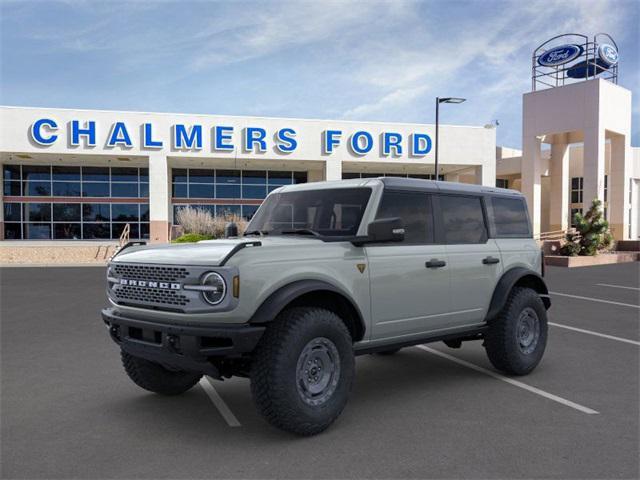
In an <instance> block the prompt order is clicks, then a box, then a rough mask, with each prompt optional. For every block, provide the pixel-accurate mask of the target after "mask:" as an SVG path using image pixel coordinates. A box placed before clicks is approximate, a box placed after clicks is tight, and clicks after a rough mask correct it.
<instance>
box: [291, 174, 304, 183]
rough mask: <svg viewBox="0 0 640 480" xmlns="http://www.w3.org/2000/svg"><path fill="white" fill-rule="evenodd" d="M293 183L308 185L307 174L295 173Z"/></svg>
mask: <svg viewBox="0 0 640 480" xmlns="http://www.w3.org/2000/svg"><path fill="white" fill-rule="evenodd" d="M293 183H307V172H293Z"/></svg>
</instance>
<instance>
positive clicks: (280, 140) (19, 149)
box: [0, 35, 640, 242]
mask: <svg viewBox="0 0 640 480" xmlns="http://www.w3.org/2000/svg"><path fill="white" fill-rule="evenodd" d="M565 37H578V38H577V39H575V38H572V39H571V40H567V39H566V38H565ZM558 39H560V42H561V43H560V45H558V41H559V40H558ZM605 40H606V41H607V42H608V43H605V42H604V41H603V40H602V39H599V38H597V36H596V37H594V39H593V40H591V39H589V38H587V37H586V36H580V35H578V36H575V35H565V36H560V37H557V38H556V39H551V40H550V41H548V42H545V43H544V44H543V45H541V47H539V48H538V49H536V51H535V52H534V54H533V58H532V64H533V68H532V91H531V92H528V93H526V94H524V96H523V142H522V145H523V149H522V150H514V149H510V148H506V147H497V146H496V130H495V127H494V126H493V125H486V126H456V125H440V126H439V128H438V135H437V136H436V131H435V126H434V125H429V124H402V123H374V122H348V121H341V120H336V121H334V120H304V119H286V118H263V117H234V116H216V115H191V114H169V113H139V112H117V111H99V110H70V109H55V108H26V107H0V166H1V167H2V168H1V170H0V171H1V173H2V183H3V190H2V197H0V203H1V204H2V208H0V239H3V240H27V241H28V240H96V241H100V240H102V241H106V240H112V239H117V238H119V237H120V235H121V233H122V232H123V230H124V229H125V226H126V225H129V228H130V238H132V239H134V238H135V239H143V240H149V241H151V242H166V241H168V240H169V239H170V238H171V231H172V225H173V224H174V222H175V220H176V212H177V211H178V209H180V208H183V207H184V206H186V205H191V206H195V207H198V208H202V209H206V210H209V211H210V212H211V213H212V214H214V215H226V214H236V215H239V216H243V217H245V218H251V216H252V215H253V214H254V212H255V211H256V209H257V208H258V206H259V205H260V204H261V202H262V201H263V199H264V198H265V197H266V195H267V194H268V193H269V192H271V191H273V190H274V189H276V188H278V187H279V186H281V185H288V184H292V183H302V182H317V181H323V180H340V179H344V178H367V177H379V176H389V175H393V176H403V177H414V178H423V179H433V178H434V176H435V170H434V160H435V158H434V156H435V151H436V148H435V143H434V142H435V141H436V138H438V140H437V141H438V148H437V150H438V158H439V169H438V170H439V171H438V173H439V176H438V178H439V180H445V181H453V182H465V183H475V184H480V185H485V186H487V187H495V186H498V187H506V188H514V189H517V190H520V191H522V192H523V193H524V194H525V195H526V197H527V202H528V205H529V211H530V216H531V220H532V224H533V227H534V232H535V233H536V234H540V233H542V232H549V231H564V230H566V229H567V228H569V227H570V226H571V222H572V217H573V214H574V213H575V212H577V211H583V210H585V209H586V208H588V206H589V205H590V203H591V201H592V200H593V199H600V200H601V201H602V202H603V205H604V208H605V212H606V217H607V219H608V220H609V222H610V224H611V229H612V233H613V234H614V237H615V238H616V239H619V240H622V239H638V238H639V237H640V230H639V228H638V225H639V224H640V208H639V205H640V150H639V149H637V148H632V147H631V144H630V136H631V91H629V90H627V89H625V88H623V87H621V86H619V85H617V68H618V65H617V49H615V48H614V46H613V45H615V43H614V42H613V40H612V39H611V38H610V37H608V36H606V38H605ZM566 41H571V42H573V43H562V42H566ZM598 55H600V56H599V57H598ZM614 57H615V58H614ZM603 59H604V60H603ZM592 67H593V68H592ZM501 128H502V127H501Z"/></svg>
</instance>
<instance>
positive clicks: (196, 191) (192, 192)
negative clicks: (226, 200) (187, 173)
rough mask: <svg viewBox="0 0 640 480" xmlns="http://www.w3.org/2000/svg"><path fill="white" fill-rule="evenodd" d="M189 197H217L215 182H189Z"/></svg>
mask: <svg viewBox="0 0 640 480" xmlns="http://www.w3.org/2000/svg"><path fill="white" fill-rule="evenodd" d="M189 198H215V187H214V185H213V184H211V185H205V184H199V183H191V184H189Z"/></svg>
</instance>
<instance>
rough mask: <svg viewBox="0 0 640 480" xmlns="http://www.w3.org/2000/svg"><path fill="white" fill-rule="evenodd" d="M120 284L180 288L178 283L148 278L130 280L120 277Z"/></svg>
mask: <svg viewBox="0 0 640 480" xmlns="http://www.w3.org/2000/svg"><path fill="white" fill-rule="evenodd" d="M120 285H129V286H133V287H146V288H162V289H164V290H180V288H181V287H180V284H179V283H168V282H153V281H150V280H131V279H128V278H121V279H120Z"/></svg>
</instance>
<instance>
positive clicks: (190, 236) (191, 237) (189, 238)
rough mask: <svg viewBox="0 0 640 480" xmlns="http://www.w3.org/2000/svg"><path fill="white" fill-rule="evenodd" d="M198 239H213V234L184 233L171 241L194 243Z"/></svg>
mask: <svg viewBox="0 0 640 480" xmlns="http://www.w3.org/2000/svg"><path fill="white" fill-rule="evenodd" d="M200 240H213V235H201V234H200V233H185V234H184V235H180V236H179V237H178V238H176V239H175V240H174V241H173V243H195V242H199V241H200Z"/></svg>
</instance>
